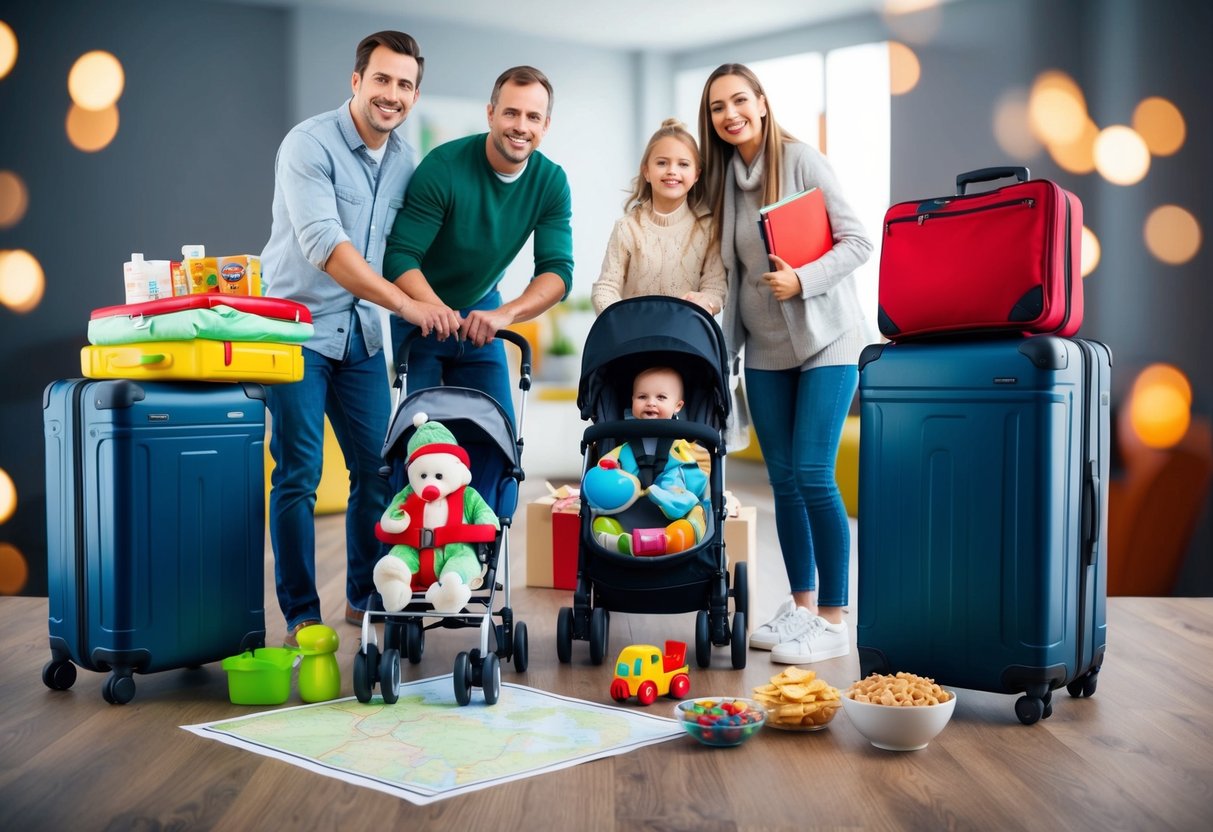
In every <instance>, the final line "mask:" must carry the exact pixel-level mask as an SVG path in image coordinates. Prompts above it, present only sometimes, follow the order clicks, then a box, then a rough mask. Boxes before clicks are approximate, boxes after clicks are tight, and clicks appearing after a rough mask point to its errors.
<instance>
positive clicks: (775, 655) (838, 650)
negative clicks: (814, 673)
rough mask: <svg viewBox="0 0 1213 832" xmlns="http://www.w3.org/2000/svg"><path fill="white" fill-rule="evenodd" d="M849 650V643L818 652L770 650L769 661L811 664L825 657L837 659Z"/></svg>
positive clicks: (821, 660) (822, 660) (823, 659)
mask: <svg viewBox="0 0 1213 832" xmlns="http://www.w3.org/2000/svg"><path fill="white" fill-rule="evenodd" d="M850 652H851V645H849V644H845V645H843V646H842V647H835V648H834V649H833V650H825V651H823V652H820V653H813V654H809V653H790V652H787V651H780V650H775V649H772V650H771V661H773V662H775V663H777V664H812V663H813V662H824V661H825V660H826V659H837V658H840V657H842V656H845V655H847V654H848V653H850Z"/></svg>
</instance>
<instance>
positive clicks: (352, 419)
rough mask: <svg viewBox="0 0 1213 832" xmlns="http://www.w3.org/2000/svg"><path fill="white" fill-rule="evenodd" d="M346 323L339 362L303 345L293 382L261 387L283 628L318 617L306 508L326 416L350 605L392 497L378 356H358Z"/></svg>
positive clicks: (377, 547) (370, 588)
mask: <svg viewBox="0 0 1213 832" xmlns="http://www.w3.org/2000/svg"><path fill="white" fill-rule="evenodd" d="M350 326H351V327H352V328H353V329H352V332H351V334H350V341H349V347H348V349H347V350H346V356H345V358H344V359H343V360H340V361H337V360H333V359H331V358H326V357H325V356H323V355H321V354H320V353H318V352H314V351H312V350H309V349H308V348H307V347H304V348H303V365H304V370H303V379H302V380H301V381H297V382H295V383H294V384H275V385H271V386H269V387H267V388H266V390H267V392H268V395H267V403H268V405H269V410H270V416H271V419H272V431H273V432H272V434H271V436H270V454H271V455H273V457H274V472H273V474H272V475H271V477H270V483H271V485H272V490H271V491H270V515H269V525H270V542H271V544H272V545H273V547H274V580H275V583H276V585H277V590H278V605H279V606H280V607H281V608H282V614H283V615H284V616H285V617H286V624H287V627H288V628H289V627H294V626H295V625H296V624H298V623H299V622H300V621H304V620H307V619H314V620H316V621H320V620H321V617H320V597H319V595H318V594H317V592H316V526H315V509H316V488H317V487H318V486H319V484H320V472H321V464H322V462H323V450H324V416H325V415H326V414H327V415H328V417H329V422H330V423H332V425H333V433H334V435H335V436H336V437H337V442H338V444H340V446H341V451H342V453H343V454H344V455H345V464H346V467H347V468H348V469H349V471H350V498H349V503H348V505H347V509H346V513H345V544H346V578H345V597H346V600H347V601H349V602H350V603H351V604H353V605H354V607H356V608H358V609H366V603H367V599H368V598H369V596H370V594H371V593H372V592H374V589H375V586H374V580H373V578H372V571H373V570H374V568H375V562H376V561H377V560H378V559H379V556H380V555H381V554H382V552H383V549H384V547H383V545H382V544H381V543H380V542H379V541H378V540H377V539H376V538H375V523H376V521H378V520H379V517H380V515H382V514H383V509H384V508H385V507H386V506H387V504H388V501H389V500H390V499H391V498H392V495H391V493H390V492H389V490H388V483H387V480H385V479H384V478H383V477H381V476H379V468H380V466H381V465H382V464H383V459H382V457H381V456H380V452H381V451H382V450H383V440H384V437H385V435H386V434H387V423H388V411H389V409H390V404H389V395H388V384H387V373H386V368H385V365H384V363H383V356H382V355H381V354H379V353H375V354H374V355H368V354H367V351H366V343H365V342H364V341H363V338H362V329H361V327H360V326H359V324H358V316H357V315H351V316H350ZM342 612H343V613H344V610H343V611H342Z"/></svg>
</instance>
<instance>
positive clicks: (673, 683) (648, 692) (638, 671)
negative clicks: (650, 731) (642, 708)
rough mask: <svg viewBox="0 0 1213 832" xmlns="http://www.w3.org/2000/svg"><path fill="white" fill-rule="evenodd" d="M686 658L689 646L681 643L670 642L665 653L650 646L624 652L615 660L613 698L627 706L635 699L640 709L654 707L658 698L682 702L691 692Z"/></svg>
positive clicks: (645, 645)
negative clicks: (629, 700)
mask: <svg viewBox="0 0 1213 832" xmlns="http://www.w3.org/2000/svg"><path fill="white" fill-rule="evenodd" d="M686 656H687V646H686V643H685V642H682V641H667V642H666V643H665V652H664V653H663V652H662V651H661V650H659V649H658V648H656V647H654V646H653V645H651V644H632V645H629V646H627V647H625V648H623V652H621V653H620V654H619V658H618V659H616V660H615V678H614V679H612V680H611V698H612V699H614V700H615V701H616V702H625V701H627V699H628V698H629V697H632V696H635V697H636V698H637V699H638V700H639V701H640V704H641V705H652V704H653V703H654V702H656V701H657V697H658V696H666V695H668V696H671V697H673V698H674V699H681V698H683V697H684V696H686V695H687V693H688V692H690V690H691V677H690V676H689V675H688V673H687V669H688V668H687V664H686Z"/></svg>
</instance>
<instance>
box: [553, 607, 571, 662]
mask: <svg viewBox="0 0 1213 832" xmlns="http://www.w3.org/2000/svg"><path fill="white" fill-rule="evenodd" d="M556 658H557V659H559V660H560V663H561V664H568V663H569V662H570V661H572V659H573V608H572V607H561V608H560V613H559V614H558V615H557V616H556Z"/></svg>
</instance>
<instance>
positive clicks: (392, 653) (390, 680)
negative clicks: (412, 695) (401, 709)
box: [379, 647, 400, 705]
mask: <svg viewBox="0 0 1213 832" xmlns="http://www.w3.org/2000/svg"><path fill="white" fill-rule="evenodd" d="M379 692H380V693H381V694H382V695H383V702H384V704H386V705H395V704H396V700H398V699H399V698H400V651H399V650H397V649H396V648H395V647H389V648H387V649H386V650H384V651H383V657H382V658H380V659H379Z"/></svg>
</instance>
